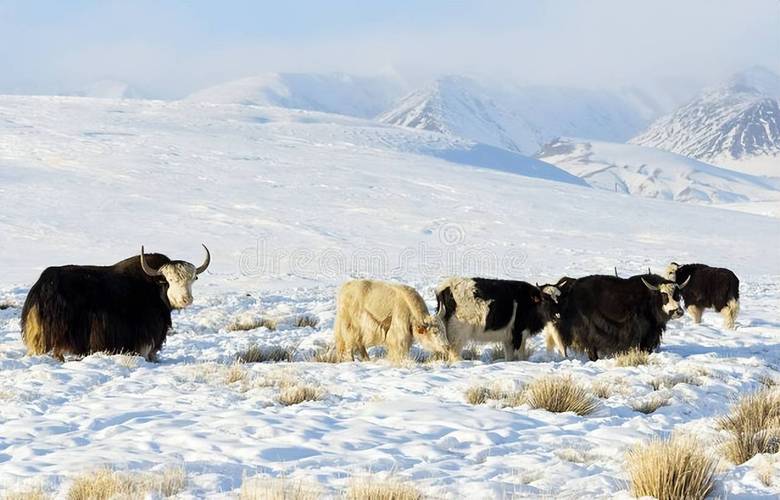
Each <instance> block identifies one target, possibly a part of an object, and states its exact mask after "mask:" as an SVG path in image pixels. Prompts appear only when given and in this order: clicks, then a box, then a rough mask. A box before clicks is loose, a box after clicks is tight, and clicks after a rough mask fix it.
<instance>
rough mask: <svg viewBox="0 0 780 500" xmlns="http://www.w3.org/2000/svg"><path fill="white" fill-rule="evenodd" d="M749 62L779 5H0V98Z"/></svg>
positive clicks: (67, 0)
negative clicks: (120, 86)
mask: <svg viewBox="0 0 780 500" xmlns="http://www.w3.org/2000/svg"><path fill="white" fill-rule="evenodd" d="M753 64H763V65H765V66H767V67H769V68H770V69H772V70H774V71H778V72H780V0H733V1H732V0H722V1H718V0H706V1H705V0H685V1H682V0H676V1H666V0H660V1H659V0H653V1H649V0H648V1H629V0H589V1H586V0H581V1H576V2H575V1H562V0H555V1H552V0H551V1H520V0H517V1H501V0H496V1H489V0H482V1H445V0H390V1H379V0H362V1H357V0H356V1H347V0H321V1H313V0H312V1H295V0H288V1H273V2H263V1H248V0H247V1H240V0H237V1H230V0H223V1H174V0H169V1H164V0H156V1H154V0H134V1H131V0H127V1H111V0H105V1H78V0H18V1H9V0H0V92H5V93H8V92H13V93H56V92H66V91H69V90H78V89H79V88H83V87H84V86H86V85H88V84H89V83H91V82H94V81H97V80H102V79H115V80H120V81H126V82H128V83H130V84H131V85H133V86H135V87H137V88H139V89H140V90H142V91H143V92H144V93H145V94H148V95H153V96H156V97H178V96H183V95H186V94H187V93H189V92H191V91H193V90H195V89H198V88H201V87H204V86H207V85H210V84H214V83H219V82H222V81H227V80H231V79H235V78H238V77H243V76H250V75H254V74H258V73H263V72H268V71H320V72H321V71H344V72H353V73H359V74H373V73H378V72H395V73H398V74H400V75H402V76H403V77H405V78H408V79H411V80H412V81H415V80H419V79H423V78H428V77H430V76H432V75H436V74H441V73H472V74H487V75H491V76H495V77H498V78H504V77H511V78H512V79H515V80H520V81H523V82H529V83H557V84H562V85H575V86H604V85H609V86H619V85H624V84H641V83H642V82H656V81H659V80H662V81H666V82H669V81H680V82H689V83H690V82H696V83H707V82H712V81H713V80H714V79H717V78H721V77H723V76H724V75H725V74H727V73H729V72H731V71H734V70H737V69H741V68H744V67H747V66H750V65H753Z"/></svg>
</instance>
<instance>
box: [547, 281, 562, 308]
mask: <svg viewBox="0 0 780 500" xmlns="http://www.w3.org/2000/svg"><path fill="white" fill-rule="evenodd" d="M542 293H546V294H547V295H549V296H550V298H551V299H553V302H555V303H556V304H557V303H558V297H560V296H561V291H560V290H558V289H557V288H556V287H554V286H550V285H548V286H545V287H542Z"/></svg>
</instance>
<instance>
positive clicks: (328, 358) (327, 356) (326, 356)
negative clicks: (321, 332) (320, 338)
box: [312, 345, 341, 363]
mask: <svg viewBox="0 0 780 500" xmlns="http://www.w3.org/2000/svg"><path fill="white" fill-rule="evenodd" d="M312 360H313V361H315V362H317V363H340V362H341V355H340V354H339V353H338V351H336V346H335V345H327V346H324V347H321V348H319V349H317V351H315V352H314V357H313V358H312Z"/></svg>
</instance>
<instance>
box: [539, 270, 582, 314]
mask: <svg viewBox="0 0 780 500" xmlns="http://www.w3.org/2000/svg"><path fill="white" fill-rule="evenodd" d="M573 283H574V279H573V278H568V277H563V278H561V279H560V280H558V282H557V283H556V284H554V285H550V284H547V285H540V284H538V283H537V284H536V288H537V290H538V291H539V292H540V293H539V295H538V296H537V295H534V297H533V300H534V302H535V303H536V304H537V309H538V311H539V314H540V316H541V317H542V320H543V321H544V322H545V323H546V322H549V321H556V320H558V319H560V317H561V312H560V310H561V296H562V295H563V294H564V293H566V292H567V291H568V290H569V287H570V286H571V285H572V284H573Z"/></svg>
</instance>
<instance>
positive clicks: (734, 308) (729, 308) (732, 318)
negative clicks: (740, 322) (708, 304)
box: [720, 299, 739, 330]
mask: <svg viewBox="0 0 780 500" xmlns="http://www.w3.org/2000/svg"><path fill="white" fill-rule="evenodd" d="M720 314H721V315H722V316H723V323H724V325H725V326H726V328H728V329H729V330H734V329H736V327H737V315H738V314H739V300H737V299H731V300H729V301H728V303H727V304H726V307H724V308H723V309H721V310H720Z"/></svg>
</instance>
